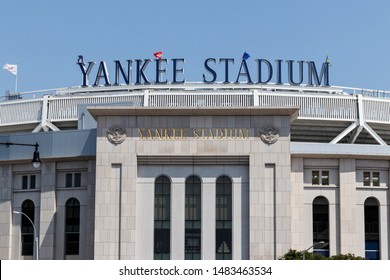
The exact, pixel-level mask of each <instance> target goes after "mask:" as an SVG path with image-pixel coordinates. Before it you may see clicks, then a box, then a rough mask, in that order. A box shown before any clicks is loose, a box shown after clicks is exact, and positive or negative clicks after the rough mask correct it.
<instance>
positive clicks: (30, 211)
mask: <svg viewBox="0 0 390 280" xmlns="http://www.w3.org/2000/svg"><path fill="white" fill-rule="evenodd" d="M34 211H35V205H34V202H32V201H31V200H25V201H24V202H23V204H22V212H23V213H24V214H26V215H27V216H28V217H29V218H30V219H31V221H32V222H33V223H34ZM21 234H22V256H32V255H33V254H34V227H33V225H32V224H31V222H30V221H29V220H28V218H27V217H26V216H24V215H22V227H21Z"/></svg>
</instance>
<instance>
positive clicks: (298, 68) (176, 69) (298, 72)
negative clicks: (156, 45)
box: [77, 52, 330, 87]
mask: <svg viewBox="0 0 390 280" xmlns="http://www.w3.org/2000/svg"><path fill="white" fill-rule="evenodd" d="M156 57H158V58H157V59H129V60H126V61H125V62H121V61H119V60H114V62H113V68H114V82H112V80H111V79H110V75H109V71H108V68H107V64H106V62H105V61H100V62H99V63H96V62H94V61H90V62H87V63H85V62H84V57H83V56H81V55H80V56H79V58H78V60H77V64H78V65H79V67H80V70H81V74H82V87H88V86H113V85H120V84H127V85H131V84H134V85H149V84H168V83H172V84H182V83H185V76H184V66H185V59H184V58H171V59H164V58H162V55H159V56H156ZM249 57H250V56H249V54H247V53H246V52H245V53H244V55H243V57H242V58H241V59H239V60H238V62H237V66H234V64H235V62H236V60H235V59H234V58H207V59H206V60H205V61H204V62H203V66H204V69H205V73H204V74H203V75H202V76H203V77H202V81H203V83H216V82H223V83H226V84H229V83H248V84H267V83H270V82H273V83H275V84H283V83H285V82H287V83H289V84H290V85H294V86H298V85H301V84H306V85H308V86H326V87H327V86H330V84H329V62H328V61H325V62H323V63H322V66H321V70H320V71H318V69H317V67H316V65H315V63H314V61H303V60H298V61H294V60H281V59H276V60H274V61H272V62H271V61H269V60H267V59H264V58H261V59H251V60H249ZM95 65H96V67H95ZM253 68H255V69H256V70H255V71H254V70H251V69H253ZM92 73H95V74H94V75H93V76H92V77H94V83H93V84H90V83H89V79H90V78H91V75H92ZM304 73H305V75H304ZM168 76H170V77H171V79H170V80H168Z"/></svg>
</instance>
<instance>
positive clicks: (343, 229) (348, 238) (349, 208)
mask: <svg viewBox="0 0 390 280" xmlns="http://www.w3.org/2000/svg"><path fill="white" fill-rule="evenodd" d="M339 226H340V253H341V254H348V253H351V254H356V255H361V253H364V252H359V250H358V234H357V205H356V166H355V160H354V159H340V221H339Z"/></svg>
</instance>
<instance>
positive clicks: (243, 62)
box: [236, 59, 252, 84]
mask: <svg viewBox="0 0 390 280" xmlns="http://www.w3.org/2000/svg"><path fill="white" fill-rule="evenodd" d="M242 66H244V69H245V71H244V72H241V70H242ZM240 76H243V77H245V76H246V78H247V83H250V84H251V83H252V79H251V75H250V74H249V69H248V65H247V64H246V59H243V60H242V62H241V66H240V71H238V75H237V80H236V84H237V83H239V80H240Z"/></svg>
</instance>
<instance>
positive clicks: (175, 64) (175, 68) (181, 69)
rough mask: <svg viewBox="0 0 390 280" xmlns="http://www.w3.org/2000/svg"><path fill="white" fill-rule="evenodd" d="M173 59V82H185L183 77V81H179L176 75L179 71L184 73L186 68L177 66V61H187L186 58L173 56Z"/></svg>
mask: <svg viewBox="0 0 390 280" xmlns="http://www.w3.org/2000/svg"><path fill="white" fill-rule="evenodd" d="M172 61H173V81H172V83H173V84H180V83H184V82H185V79H183V80H181V81H178V80H177V76H176V74H177V73H181V74H183V73H184V68H183V67H182V68H177V63H178V62H183V63H185V61H184V58H173V59H172Z"/></svg>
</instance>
